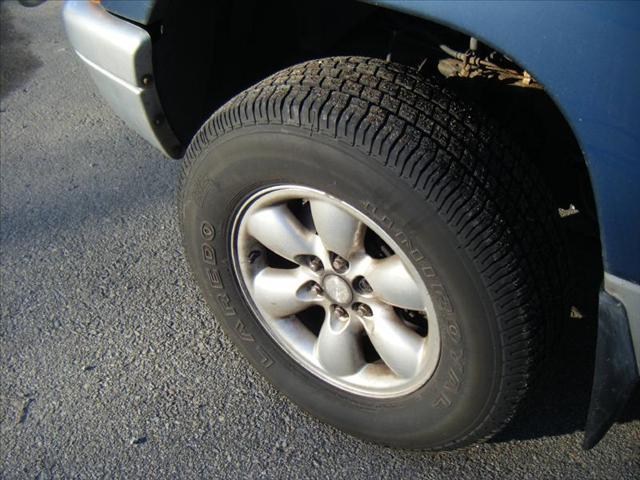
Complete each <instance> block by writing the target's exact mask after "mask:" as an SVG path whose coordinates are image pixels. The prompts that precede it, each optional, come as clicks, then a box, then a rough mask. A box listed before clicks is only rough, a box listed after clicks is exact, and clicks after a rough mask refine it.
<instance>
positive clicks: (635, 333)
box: [604, 273, 640, 372]
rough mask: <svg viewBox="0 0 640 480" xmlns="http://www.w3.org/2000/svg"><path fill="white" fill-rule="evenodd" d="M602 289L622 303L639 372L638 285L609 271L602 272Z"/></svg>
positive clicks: (639, 299)
mask: <svg viewBox="0 0 640 480" xmlns="http://www.w3.org/2000/svg"><path fill="white" fill-rule="evenodd" d="M604 289H605V290H606V291H607V293H609V294H610V295H612V296H614V297H615V298H617V299H618V300H620V302H621V303H622V304H623V305H624V308H625V310H626V311H627V320H628V321H629V330H630V331H631V340H632V342H633V350H634V351H635V354H636V365H637V367H638V372H640V285H638V284H636V283H632V282H630V281H628V280H625V279H623V278H620V277H616V276H615V275H611V274H610V273H605V274H604Z"/></svg>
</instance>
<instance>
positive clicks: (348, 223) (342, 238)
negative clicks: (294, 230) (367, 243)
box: [310, 200, 363, 258]
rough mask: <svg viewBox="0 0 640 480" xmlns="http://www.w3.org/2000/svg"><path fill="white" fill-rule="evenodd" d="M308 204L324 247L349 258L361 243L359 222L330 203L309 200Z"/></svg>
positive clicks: (360, 225)
mask: <svg viewBox="0 0 640 480" xmlns="http://www.w3.org/2000/svg"><path fill="white" fill-rule="evenodd" d="M310 204H311V214H312V216H313V223H314V224H315V226H316V230H317V231H318V235H319V236H320V240H322V244H323V245H324V247H325V248H326V249H327V250H330V251H332V252H335V253H337V254H338V255H340V256H341V257H343V258H349V255H350V253H351V252H352V251H353V249H354V248H357V246H358V243H359V242H360V241H361V238H360V237H361V231H362V230H363V229H362V224H361V222H360V221H358V219H356V218H355V217H354V216H353V215H351V214H349V213H348V212H346V211H345V210H343V209H341V208H339V207H337V206H336V205H334V204H332V203H329V202H326V201H323V200H311V202H310Z"/></svg>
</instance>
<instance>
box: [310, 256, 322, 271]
mask: <svg viewBox="0 0 640 480" xmlns="http://www.w3.org/2000/svg"><path fill="white" fill-rule="evenodd" d="M309 268H310V269H311V270H313V271H314V272H319V271H320V270H322V262H321V261H320V259H319V258H318V257H313V258H312V259H311V260H309Z"/></svg>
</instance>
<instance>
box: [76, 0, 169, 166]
mask: <svg viewBox="0 0 640 480" xmlns="http://www.w3.org/2000/svg"><path fill="white" fill-rule="evenodd" d="M63 19H64V25H65V28H66V31H67V36H68V37H69V41H70V42H71V45H72V46H73V48H74V50H75V51H76V53H77V54H78V56H79V57H80V58H81V59H82V61H83V62H84V63H85V64H86V65H87V67H88V68H89V72H90V73H91V76H92V77H93V80H94V82H95V83H96V85H97V86H98V89H99V90H100V92H101V93H102V95H103V96H104V98H105V99H106V100H107V102H108V103H109V104H110V105H111V107H112V108H113V110H114V111H115V113H116V114H117V115H118V116H119V117H120V118H122V119H123V120H124V121H125V122H126V123H127V125H129V126H130V127H131V128H132V129H133V130H135V131H136V132H138V133H139V134H140V135H141V136H142V137H144V138H145V139H146V140H147V141H148V142H149V143H151V144H152V145H153V146H155V147H157V148H158V149H160V150H161V151H162V152H164V153H165V154H166V155H168V156H170V157H174V158H177V157H179V156H180V155H181V147H180V142H179V141H178V139H177V138H176V136H175V134H174V133H173V131H172V130H171V127H170V126H169V125H168V123H167V121H166V119H165V116H164V113H163V111H162V106H161V104H160V98H159V97H158V92H157V90H156V86H155V82H154V78H153V65H152V60H151V58H152V57H151V37H150V36H149V34H148V33H147V31H146V30H144V29H142V28H140V27H138V26H136V25H134V24H132V23H129V22H127V21H124V20H121V19H119V18H117V17H115V16H113V15H111V14H110V13H108V12H107V11H105V10H104V9H103V8H102V7H101V6H100V5H98V4H95V3H93V2H88V1H71V0H68V1H67V2H66V3H65V6H64V10H63Z"/></svg>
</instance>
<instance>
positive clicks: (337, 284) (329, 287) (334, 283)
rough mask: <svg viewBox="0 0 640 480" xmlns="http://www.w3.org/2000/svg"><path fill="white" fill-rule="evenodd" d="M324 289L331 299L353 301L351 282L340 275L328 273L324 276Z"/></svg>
mask: <svg viewBox="0 0 640 480" xmlns="http://www.w3.org/2000/svg"><path fill="white" fill-rule="evenodd" d="M323 285H324V291H325V292H327V295H329V297H331V299H332V300H333V301H334V302H336V303H340V304H343V305H344V304H347V303H351V300H353V293H352V292H351V287H350V286H349V284H348V283H347V282H346V281H345V280H343V279H342V278H340V277H339V276H338V275H327V276H326V277H324V282H323Z"/></svg>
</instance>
